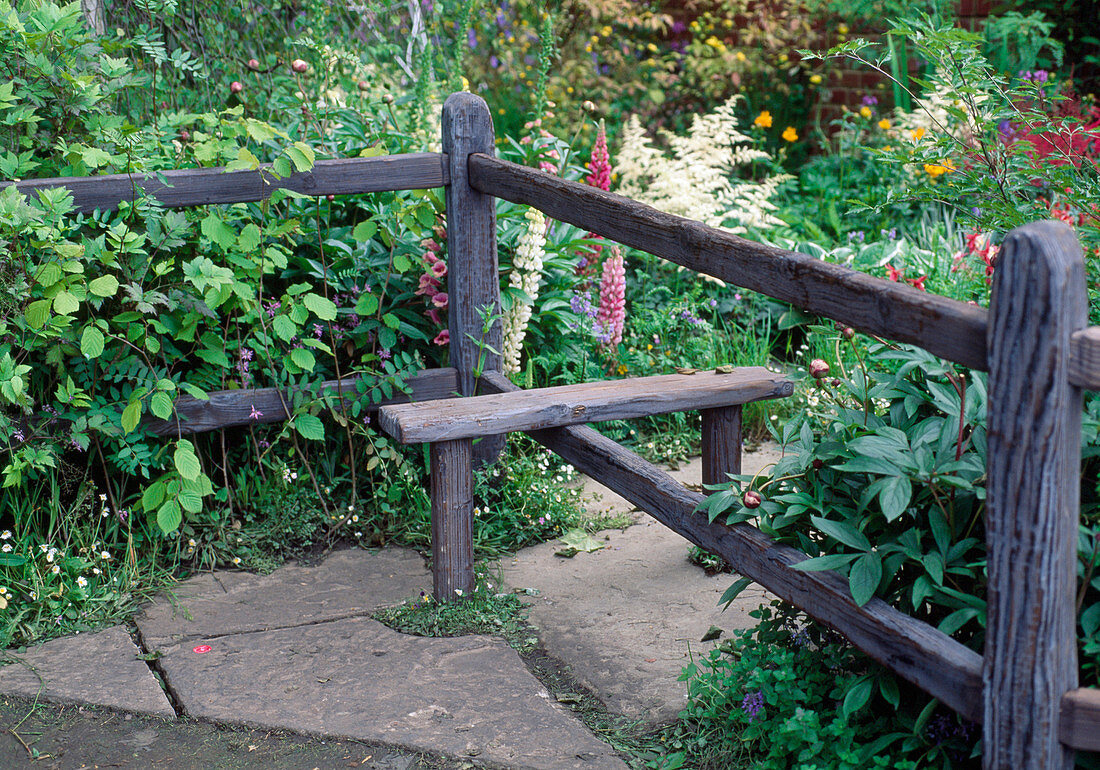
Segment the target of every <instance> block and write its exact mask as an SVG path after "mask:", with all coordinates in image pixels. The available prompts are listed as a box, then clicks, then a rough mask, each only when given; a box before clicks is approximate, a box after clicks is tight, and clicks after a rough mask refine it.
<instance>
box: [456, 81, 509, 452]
mask: <svg viewBox="0 0 1100 770" xmlns="http://www.w3.org/2000/svg"><path fill="white" fill-rule="evenodd" d="M494 147H495V137H494V134H493V117H492V115H491V114H490V113H489V107H488V105H486V104H485V101H484V100H483V99H481V98H480V97H478V96H474V95H473V94H470V93H465V92H460V93H456V94H451V95H450V96H449V97H447V101H446V102H444V104H443V152H445V153H446V154H447V159H448V163H449V165H450V168H449V175H450V183H449V184H448V185H447V189H446V197H447V260H448V267H449V273H448V278H447V291H448V292H449V294H450V311H449V319H448V320H449V322H450V333H451V361H450V363H451V366H453V367H455V368H456V369H458V388H459V391H460V392H461V393H462V395H464V396H472V395H474V394H475V392H476V389H477V375H478V374H479V373H482V372H499V371H501V368H502V366H503V360H502V358H501V355H500V351H501V350H503V349H504V344H503V336H504V332H503V326H502V325H501V321H500V275H499V268H498V266H497V234H496V228H497V214H496V201H495V200H493V197H492V196H491V195H484V194H482V193H481V192H479V191H478V190H476V189H475V188H473V187H471V186H470V179H469V165H468V162H467V161H468V159H469V158H470V156H471V154H473V153H482V154H484V155H485V156H486V157H490V156H492V154H493V152H495V150H494ZM486 326H487V327H488V328H487V329H486ZM503 448H504V437H503V436H491V437H486V438H483V439H482V440H481V441H479V442H478V443H477V446H475V447H474V463H475V465H481V464H483V463H486V462H493V461H495V460H496V458H497V456H498V455H499V454H500V451H501V450H502V449H503Z"/></svg>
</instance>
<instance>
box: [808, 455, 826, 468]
mask: <svg viewBox="0 0 1100 770" xmlns="http://www.w3.org/2000/svg"><path fill="white" fill-rule="evenodd" d="M810 464H811V465H813V466H814V470H815V471H819V470H821V469H822V468H824V467H825V461H824V460H821V459H820V458H817V457H815V458H814V461H813V462H812V463H810Z"/></svg>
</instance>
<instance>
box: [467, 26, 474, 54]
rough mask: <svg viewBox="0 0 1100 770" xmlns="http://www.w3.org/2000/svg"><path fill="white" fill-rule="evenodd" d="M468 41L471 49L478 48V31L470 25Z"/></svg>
mask: <svg viewBox="0 0 1100 770" xmlns="http://www.w3.org/2000/svg"><path fill="white" fill-rule="evenodd" d="M466 43H467V45H469V46H470V48H471V49H473V48H477V33H476V32H474V28H473V27H470V28H469V29H468V30H466Z"/></svg>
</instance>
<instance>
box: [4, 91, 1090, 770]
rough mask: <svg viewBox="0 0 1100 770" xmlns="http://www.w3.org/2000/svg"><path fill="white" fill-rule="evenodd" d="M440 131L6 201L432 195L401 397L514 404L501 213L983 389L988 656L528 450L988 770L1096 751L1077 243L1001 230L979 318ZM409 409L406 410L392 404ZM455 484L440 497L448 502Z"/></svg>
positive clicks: (463, 520)
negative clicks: (914, 699) (954, 735)
mask: <svg viewBox="0 0 1100 770" xmlns="http://www.w3.org/2000/svg"><path fill="white" fill-rule="evenodd" d="M443 131H444V134H443V150H444V152H443V153H439V154H436V153H425V154H418V155H404V156H390V157H384V158H370V159H353V160H336V161H321V162H319V163H317V165H316V167H315V168H314V169H313V171H311V172H306V173H300V174H294V175H293V176H291V177H289V178H287V179H283V180H279V181H273V180H271V179H269V178H267V177H266V174H265V172H264V171H263V170H261V171H259V172H235V173H222V170H221V169H199V170H190V171H186V170H183V171H176V172H169V173H168V174H165V175H164V177H166V178H167V180H168V182H169V183H170V186H166V185H164V184H163V183H162V182H161V181H160V180H159V179H158V178H157V177H155V176H148V177H132V176H130V175H114V176H103V177H92V178H84V179H46V180H35V181H28V182H19V183H17V184H18V186H19V188H20V189H21V190H24V191H29V190H33V189H36V188H40V187H55V186H66V187H68V188H69V189H71V190H72V191H73V194H74V197H75V200H76V204H77V207H78V209H79V210H81V211H91V210H94V209H96V208H99V209H114V208H117V206H118V205H119V203H120V202H122V201H126V200H131V199H133V198H134V197H135V196H136V195H138V194H139V189H143V190H144V191H145V193H146V194H150V195H155V196H156V197H157V198H158V200H160V201H161V202H162V203H163V204H164V205H166V206H170V207H181V206H196V205H203V204H209V203H230V202H241V201H256V200H262V199H263V198H265V197H266V196H267V195H268V194H270V191H271V189H272V185H274V184H277V185H279V186H283V187H289V188H291V189H294V190H297V191H299V192H303V193H307V194H310V195H328V194H341V193H361V192H375V191H382V190H400V189H417V188H424V187H438V186H443V187H445V188H446V205H447V230H448V233H447V240H448V243H447V246H448V252H449V265H448V269H449V274H448V280H449V285H448V289H449V293H450V297H451V312H450V322H449V323H450V338H451V343H450V345H451V363H452V368H450V369H440V370H433V371H428V372H424V373H421V374H420V375H418V376H416V377H414V378H412V380H411V381H410V383H409V384H410V386H411V399H412V400H414V401H431V400H435V399H444V398H450V397H452V396H454V395H456V394H457V395H460V396H472V395H473V394H474V393H475V392H476V391H477V390H478V389H479V388H480V389H481V392H483V393H484V392H488V393H508V392H512V391H516V390H518V388H516V387H515V386H514V385H512V383H511V382H509V381H508V380H507V378H505V377H504V376H503V375H502V374H501V361H500V357H499V356H497V355H495V354H492V353H490V354H488V356H487V358H483V360H482V361H481V362H480V363H479V362H478V360H477V358H478V355H479V353H484V349H479V345H478V342H477V340H478V339H479V338H480V337H481V331H482V320H481V315H480V313H479V310H480V309H483V308H485V307H489V308H490V309H497V308H499V275H498V266H497V254H496V221H495V200H494V199H495V198H503V199H505V200H508V201H512V202H515V203H521V204H526V205H530V206H534V207H535V208H538V209H540V210H542V211H543V212H545V213H546V214H547V216H549V217H550V218H553V219H557V220H560V221H564V222H569V223H571V224H574V225H577V226H578V227H580V228H582V229H585V230H588V231H592V232H594V233H597V234H599V235H602V236H605V237H607V238H609V239H612V240H614V241H618V242H620V243H623V244H626V245H628V246H633V247H636V248H640V249H643V250H645V251H647V252H650V253H652V254H655V255H657V256H660V257H663V258H665V259H667V260H670V261H672V262H675V263H676V264H678V265H682V266H684V267H686V268H690V269H692V270H695V271H698V272H701V273H705V274H707V275H711V276H714V277H716V278H720V279H722V280H724V281H727V282H729V283H732V284H734V285H737V286H741V287H744V288H748V289H752V290H755V291H758V292H762V293H764V294H767V295H769V296H772V297H775V298H777V299H781V300H785V301H787V302H790V303H791V304H793V305H795V306H797V307H799V308H802V309H803V310H806V311H808V312H810V313H814V314H817V315H821V316H824V317H827V318H831V319H834V320H837V321H840V322H842V323H844V324H846V325H849V326H852V327H854V328H856V329H858V330H861V331H864V332H867V333H871V334H876V335H879V336H881V337H884V338H889V339H893V340H898V341H901V342H907V343H912V344H915V345H919V346H921V347H923V348H925V349H927V350H929V351H930V352H932V353H934V354H936V355H938V356H940V357H942V358H945V359H948V360H950V361H954V362H956V363H959V364H962V365H964V366H967V367H971V368H973V369H978V370H982V371H988V372H989V373H990V376H989V388H988V392H989V400H988V402H989V423H988V435H989V445H988V484H987V495H988V503H987V508H986V515H987V521H986V531H987V544H988V571H989V584H988V597H987V601H988V615H987V617H988V624H987V630H986V647H985V652H984V655H978V654H977V653H976V652H974V651H972V650H970V649H968V648H966V647H964V646H963V645H962V644H960V643H958V642H956V641H955V640H953V639H951V638H950V637H948V636H947V635H945V634H943V633H941V632H940V631H938V630H937V629H935V628H933V627H932V626H929V625H927V624H925V623H922V622H920V621H917V620H915V619H914V618H911V617H909V616H907V615H904V614H902V613H900V612H898V611H897V610H895V609H893V608H892V607H890V606H889V605H887V604H886V603H884V602H882V601H881V600H879V599H872V600H871V601H870V602H868V603H867V604H866V605H864V606H862V607H859V606H857V605H856V604H855V602H854V601H853V600H852V598H851V594H850V592H849V589H848V582H847V580H846V579H845V578H844V577H842V576H841V575H839V574H838V573H835V572H811V571H800V570H797V569H795V568H794V565H795V564H797V563H798V562H799V561H802V560H804V559H805V558H806V556H805V555H804V554H802V553H801V552H799V551H797V550H795V549H793V548H790V547H787V546H783V545H779V544H777V543H775V542H774V541H772V540H770V539H769V538H768V537H766V536H765V535H763V534H762V533H761V532H760V531H759V530H758V529H756V528H754V527H752V526H750V525H748V524H738V525H735V526H726V525H723V524H719V523H715V522H708V521H707V517H705V516H702V515H700V514H697V513H695V510H696V507H697V506H698V504H699V503H700V502H702V500H703V497H702V495H700V494H698V493H695V492H691V491H689V490H687V489H685V488H684V487H683V486H682V485H680V484H679V483H678V482H676V481H675V480H674V479H672V478H671V477H670V476H669V475H668V474H667V473H665V472H663V471H662V470H661V469H660V468H658V467H657V466H655V465H653V464H651V463H648V462H646V461H645V460H643V459H641V458H640V457H638V456H637V455H635V454H633V453H632V452H630V451H628V450H627V449H625V448H623V447H621V446H619V445H618V444H616V443H615V442H613V441H611V440H609V439H607V438H605V437H604V436H602V435H600V434H599V433H597V432H596V431H594V430H593V429H591V428H589V427H587V426H584V425H567V424H566V423H565V422H556V423H552V424H555V425H562V426H564V427H551V428H542V429H535V428H531V429H530V430H528V432H529V434H530V435H531V436H532V437H533V438H534V439H535V440H536V441H538V442H539V443H541V444H543V445H544V446H546V447H548V448H550V449H552V450H553V451H555V452H557V453H558V454H559V455H561V456H562V457H563V458H564V459H566V460H567V461H568V462H570V463H572V464H573V465H574V466H576V467H577V468H578V469H580V470H581V471H583V472H585V473H587V474H588V475H590V476H592V477H594V478H596V479H597V480H598V481H600V482H601V483H603V484H605V485H607V486H608V487H610V488H611V489H613V490H614V491H616V492H618V493H619V494H621V495H623V496H624V497H626V498H627V499H628V500H630V501H631V502H633V503H635V504H637V505H638V506H640V507H641V508H643V509H644V510H646V511H648V512H649V513H650V514H651V515H653V516H654V517H655V518H657V519H658V520H659V521H661V522H663V523H664V524H666V525H667V526H669V527H670V528H672V529H673V530H675V531H676V532H679V533H680V534H682V535H684V536H685V537H686V538H687V539H688V540H690V541H692V542H693V543H695V544H697V545H699V546H702V547H703V548H706V549H708V550H711V551H714V552H715V553H717V554H719V555H721V556H722V557H723V558H725V559H726V560H727V561H729V562H730V563H731V564H732V565H733V566H734V568H735V569H736V570H737V571H738V572H740V573H741V574H743V575H745V576H746V577H749V578H751V579H753V580H754V581H756V582H757V583H759V584H760V585H762V586H764V587H765V588H767V589H768V590H769V591H771V592H772V593H774V594H775V595H777V596H779V597H781V598H783V599H785V600H787V601H790V602H792V603H793V604H795V605H796V606H798V607H800V608H802V609H803V610H804V611H805V612H807V613H808V614H810V615H812V616H813V617H815V618H817V619H818V620H819V621H821V622H823V623H825V624H826V625H828V626H830V627H831V628H833V629H835V630H837V631H838V632H840V633H841V634H843V635H844V636H846V637H847V638H848V639H849V640H850V641H851V642H852V643H853V644H855V645H856V646H857V647H859V648H860V649H862V650H863V651H865V652H866V653H867V654H868V655H870V656H871V657H872V658H874V659H875V660H877V661H879V662H880V663H882V664H884V665H886V666H887V667H889V668H890V669H892V670H894V671H896V672H897V673H898V674H899V675H900V676H902V677H904V678H905V679H907V680H909V681H910V682H912V683H914V684H916V685H917V686H919V687H921V688H922V689H923V690H925V691H926V692H928V693H929V694H931V695H933V696H935V697H936V698H938V699H940V701H942V702H943V703H944V704H946V705H947V706H949V707H951V708H952V709H954V710H955V711H956V712H958V713H959V714H960V715H962V716H963V717H965V718H967V719H969V720H972V721H975V722H981V723H982V725H983V746H984V754H983V766H984V767H985V768H1013V769H1016V768H1029V769H1034V770H1039V769H1040V768H1065V769H1066V770H1068V768H1071V767H1072V766H1073V763H1074V750H1091V751H1096V750H1100V690H1095V689H1081V688H1078V686H1077V684H1078V683H1077V653H1076V649H1077V647H1076V616H1075V605H1074V588H1075V582H1076V575H1075V563H1076V545H1077V525H1078V515H1079V500H1078V494H1079V492H1078V490H1079V473H1080V422H1081V411H1082V389H1084V388H1091V389H1100V327H1092V328H1086V318H1087V314H1086V294H1085V279H1084V263H1083V255H1082V253H1081V249H1080V246H1079V245H1078V244H1077V242H1076V239H1075V238H1074V236H1073V234H1072V231H1070V229H1069V228H1068V227H1066V226H1065V225H1062V224H1060V223H1055V222H1036V223H1033V224H1030V225H1027V226H1025V227H1022V228H1018V229H1017V230H1014V231H1013V232H1011V233H1009V235H1008V236H1007V238H1006V240H1005V242H1004V244H1003V246H1002V249H1001V256H1000V258H999V261H998V265H997V269H996V271H995V273H994V279H993V295H992V301H991V306H990V309H989V310H988V311H987V310H986V309H984V308H980V307H975V306H971V305H967V304H965V303H962V302H957V301H955V300H951V299H948V298H945V297H939V296H935V295H930V294H926V293H923V292H920V291H917V290H916V289H914V288H911V287H909V286H906V285H903V284H900V283H894V282H890V281H886V280H883V279H879V278H874V277H871V276H869V275H866V274H863V273H859V272H857V271H854V270H850V269H847V268H844V267H840V266H837V265H832V264H828V263H825V262H821V261H819V260H816V259H814V258H812V257H809V256H807V255H803V254H797V253H793V252H788V251H783V250H781V249H776V248H772V247H769V246H764V245H761V244H758V243H753V242H750V241H747V240H744V239H741V238H738V237H736V236H734V235H731V234H729V233H726V232H723V231H720V230H716V229H713V228H710V227H707V226H705V225H702V224H700V223H698V222H694V221H691V220H688V219H684V218H681V217H676V216H673V215H670V214H665V213H662V212H659V211H656V210H654V209H652V208H650V207H648V206H645V205H643V204H641V203H638V202H637V201H633V200H630V199H628V198H624V197H622V196H619V195H615V194H613V193H607V192H603V191H601V190H598V189H595V188H592V187H588V186H586V185H582V184H578V183H575V182H569V181H566V180H563V179H560V178H558V177H555V176H552V175H549V174H546V173H543V172H541V171H537V170H533V169H530V168H526V167H523V166H519V165H516V164H513V163H508V162H506V161H502V160H499V159H497V158H495V157H493V146H494V141H493V128H492V120H491V117H490V113H489V110H488V108H487V106H486V105H485V103H484V102H483V101H482V100H481V99H479V98H477V97H475V96H473V95H471V94H467V93H459V94H454V95H452V96H451V97H450V98H449V99H448V100H447V103H446V104H445V106H444V111H443ZM500 337H501V328H500V323H499V322H497V323H496V324H495V325H494V326H493V327H492V329H491V330H490V334H489V336H488V339H487V340H485V342H486V343H487V344H488V346H489V347H491V348H493V349H496V350H500V349H501V344H500V341H501V340H500ZM475 371H480V372H481V377H480V379H475ZM326 387H327V388H329V389H331V390H335V391H336V392H337V393H339V392H340V391H342V390H344V389H347V388H349V387H352V388H354V385H353V384H352V383H351V382H349V381H348V380H345V381H343V382H332V383H326ZM402 400H408V398H407V397H400V398H398V399H392V400H391V402H392V401H402ZM253 404H255V405H260V404H266V405H267V407H266V408H261V410H262V411H263V412H264V418H263V421H276V420H282V419H286V418H287V417H288V415H287V414H286V413H285V411H284V410H283V407H282V399H281V397H280V394H279V393H278V392H277V391H275V390H274V389H256V390H238V391H225V392H219V393H213V394H211V397H210V400H209V401H198V400H195V399H190V398H181V399H179V400H178V401H177V403H176V416H175V418H174V419H173V420H170V421H153V422H150V423H149V427H150V428H151V429H152V430H154V432H156V433H160V434H162V435H173V434H178V433H192V432H197V431H205V430H214V429H217V428H224V427H229V426H233V425H242V424H247V423H249V422H254V421H253V420H250V419H249V418H248V414H249V412H250V411H251V406H252V405H253ZM714 411H717V410H714ZM572 421H576V420H572ZM704 422H705V423H706V422H707V420H704ZM517 424H518V423H517ZM711 424H712V425H716V424H718V423H717V422H715V421H714V420H711ZM730 431H739V425H735V424H734V421H730V420H727V421H726V423H725V424H724V425H723V427H722V429H721V430H720V431H714V430H712V431H711V434H710V438H709V440H705V441H704V449H705V453H706V454H707V455H708V457H707V458H705V460H706V461H707V464H708V467H712V471H711V474H709V475H711V476H712V477H713V476H715V474H716V473H717V470H715V469H720V468H721V467H729V462H726V463H725V465H723V462H718V461H716V460H715V457H714V455H715V453H717V452H724V453H727V454H728V455H729V456H731V457H732V456H733V455H735V454H736V452H737V451H739V433H738V434H737V436H738V446H737V447H733V446H731V445H730V442H729V441H728V437H729V435H730ZM722 436H725V439H723V438H722ZM704 438H705V439H707V437H706V436H705V437H704ZM468 440H469V439H461V440H459V441H455V442H449V441H441V442H439V443H433V444H432V459H433V554H434V555H435V557H436V565H435V568H436V573H437V588H438V586H439V585H440V579H441V575H442V577H443V578H444V583H445V584H446V585H452V584H454V585H457V584H463V585H466V584H468V581H471V580H472V570H470V566H471V562H472V551H471V549H470V546H469V527H470V507H471V505H472V503H471V501H470V500H469V490H468V488H466V486H465V485H464V484H463V483H461V482H462V478H463V476H464V475H465V476H468V473H469V469H468V466H469V459H470V458H469V457H468V456H465V455H462V454H458V455H453V456H452V455H450V454H448V453H447V452H446V451H444V449H445V448H446V447H447V446H448V445H451V444H455V445H457V444H459V443H461V442H462V441H468ZM502 441H503V436H497V437H496V438H495V439H491V440H486V441H482V442H480V443H479V444H478V445H477V447H476V451H477V452H480V454H481V455H482V457H484V458H491V457H493V456H495V453H496V452H497V451H498V449H499V447H500V446H501V442H502ZM456 461H457V464H455V462H456ZM447 484H451V485H452V486H453V488H443V487H445V486H446V485H447ZM436 485H441V486H440V489H438V490H435V489H434V487H435V486H436ZM452 495H457V496H458V497H457V498H453V497H450V496H452ZM437 498H439V499H449V500H452V503H451V507H450V509H449V511H448V513H447V516H446V517H443V516H442V515H440V516H437V511H436V510H435V508H434V501H435V500H436V499H437ZM456 500H457V502H455V501H456ZM444 573H445V574H444ZM456 581H457V583H456Z"/></svg>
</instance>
